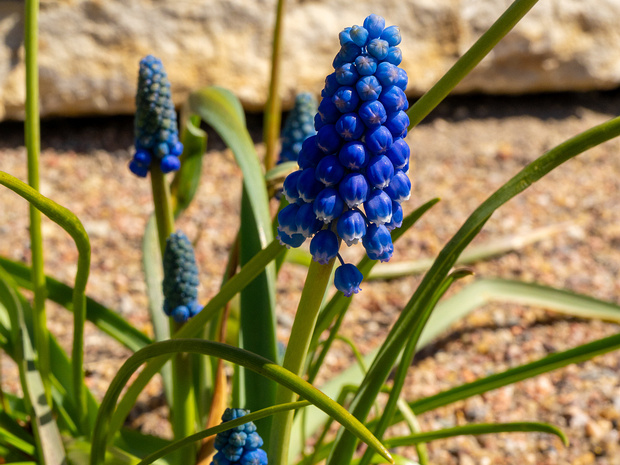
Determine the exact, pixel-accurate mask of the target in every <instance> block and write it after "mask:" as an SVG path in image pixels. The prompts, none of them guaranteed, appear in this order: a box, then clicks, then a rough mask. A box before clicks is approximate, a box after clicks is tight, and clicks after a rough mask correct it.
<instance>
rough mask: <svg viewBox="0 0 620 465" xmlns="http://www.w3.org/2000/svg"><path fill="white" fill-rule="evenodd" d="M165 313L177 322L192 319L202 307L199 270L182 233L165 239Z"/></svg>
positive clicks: (192, 251) (178, 232)
mask: <svg viewBox="0 0 620 465" xmlns="http://www.w3.org/2000/svg"><path fill="white" fill-rule="evenodd" d="M162 287H163V291H164V313H166V315H168V316H171V317H172V318H174V320H175V321H176V322H178V323H184V322H186V321H187V320H188V319H189V318H191V317H193V316H195V315H196V314H197V313H198V312H200V310H202V307H201V306H200V304H199V303H198V300H197V297H198V290H197V287H198V268H197V267H196V258H195V257H194V248H193V247H192V244H191V242H190V241H189V239H188V238H187V236H186V235H185V234H183V232H181V231H177V232H176V233H172V234H171V235H170V237H169V238H168V239H167V240H166V250H165V251H164V280H163V282H162Z"/></svg>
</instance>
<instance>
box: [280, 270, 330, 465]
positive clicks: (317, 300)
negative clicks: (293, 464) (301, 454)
mask: <svg viewBox="0 0 620 465" xmlns="http://www.w3.org/2000/svg"><path fill="white" fill-rule="evenodd" d="M334 261H335V259H332V260H331V261H330V262H329V263H328V264H327V265H321V264H319V263H317V262H314V261H313V262H312V263H311V264H310V268H309V269H308V276H307V277H306V283H305V285H304V289H303V291H302V293H301V299H300V301H299V306H298V307H297V314H296V316H295V321H294V323H293V328H292V329H291V336H290V338H289V343H288V346H287V348H286V353H285V354H284V362H283V363H282V366H283V367H284V368H286V369H287V370H290V371H291V372H293V373H295V374H296V375H298V376H302V375H303V369H304V366H305V363H306V355H307V353H308V348H309V347H310V339H311V337H312V332H313V331H314V326H315V325H316V319H317V316H318V313H319V309H320V307H321V303H322V302H323V296H324V295H325V291H326V289H327V285H328V284H329V278H330V276H331V272H332V268H333V267H334ZM294 400H295V393H294V392H292V391H291V390H289V389H288V388H286V387H283V386H282V385H278V389H277V392H276V404H284V403H287V402H293V401H294ZM293 417H294V412H292V411H291V412H284V413H280V414H277V415H274V417H273V423H272V428H271V441H270V445H271V449H270V451H269V452H270V453H269V458H270V460H271V461H272V462H271V463H272V464H273V465H286V464H287V463H288V449H289V441H290V435H291V429H292V428H291V426H292V424H293Z"/></svg>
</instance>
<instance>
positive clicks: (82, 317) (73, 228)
mask: <svg viewBox="0 0 620 465" xmlns="http://www.w3.org/2000/svg"><path fill="white" fill-rule="evenodd" d="M0 184H2V185H3V186H5V187H8V188H9V189H11V190H12V191H13V192H15V193H16V194H18V195H20V196H21V197H23V198H24V199H26V200H27V201H28V202H30V204H31V205H34V206H35V207H36V208H37V209H38V210H40V211H41V212H42V213H43V214H45V215H46V216H47V217H48V218H49V219H50V220H52V221H53V222H54V223H56V224H58V225H59V226H60V227H61V228H63V229H64V230H65V231H67V233H69V235H70V236H71V238H72V239H73V240H74V242H75V245H76V246H77V249H78V263H77V272H76V274H75V284H74V287H73V299H72V300H73V350H72V353H71V360H72V372H73V395H74V396H75V400H76V405H77V406H78V415H79V416H78V424H79V425H80V427H81V428H84V429H86V428H87V420H86V393H85V391H84V390H83V386H84V370H83V368H82V365H83V364H84V348H83V346H84V322H85V321H86V294H85V290H86V283H87V282H88V275H89V271H90V270H89V268H90V241H89V239H88V234H86V230H85V229H84V226H83V225H82V223H81V221H80V220H79V219H78V217H77V216H75V215H74V214H73V213H72V212H71V211H69V210H68V209H67V208H65V207H63V206H61V205H58V204H57V203H56V202H54V201H53V200H51V199H48V198H47V197H45V196H43V195H41V194H40V193H39V192H37V191H36V190H35V189H33V188H32V187H30V186H29V185H27V184H25V183H23V182H22V181H20V180H19V179H17V178H15V177H14V176H11V175H10V174H8V173H5V172H2V171H0Z"/></svg>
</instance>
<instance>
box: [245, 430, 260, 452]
mask: <svg viewBox="0 0 620 465" xmlns="http://www.w3.org/2000/svg"><path fill="white" fill-rule="evenodd" d="M255 428H256V427H255ZM262 445H263V438H261V437H260V435H259V434H258V433H257V432H256V431H254V432H252V433H250V434H248V435H247V437H246V439H245V446H244V449H245V450H255V449H258V448H259V447H262Z"/></svg>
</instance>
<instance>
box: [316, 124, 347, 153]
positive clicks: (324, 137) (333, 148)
mask: <svg viewBox="0 0 620 465" xmlns="http://www.w3.org/2000/svg"><path fill="white" fill-rule="evenodd" d="M316 145H317V146H318V147H319V148H320V149H321V150H322V151H323V152H325V153H327V154H329V153H334V152H337V151H338V149H339V148H340V146H341V145H342V139H340V134H338V131H337V130H336V126H335V125H333V124H326V125H325V126H323V127H322V128H321V129H319V131H318V132H317V133H316Z"/></svg>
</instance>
